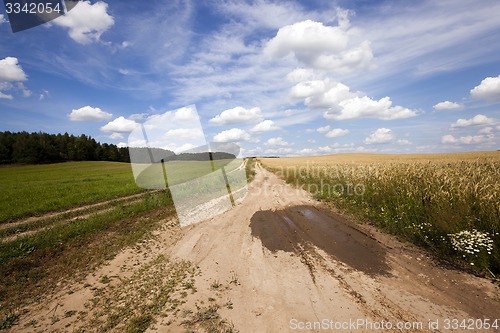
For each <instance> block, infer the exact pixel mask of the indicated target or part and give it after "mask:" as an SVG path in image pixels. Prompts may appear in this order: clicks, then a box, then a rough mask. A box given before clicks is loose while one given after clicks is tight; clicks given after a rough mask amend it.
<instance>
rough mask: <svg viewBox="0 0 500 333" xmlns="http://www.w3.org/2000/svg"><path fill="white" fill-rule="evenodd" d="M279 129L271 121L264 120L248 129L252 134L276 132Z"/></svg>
mask: <svg viewBox="0 0 500 333" xmlns="http://www.w3.org/2000/svg"><path fill="white" fill-rule="evenodd" d="M278 129H279V127H278V126H277V125H276V124H275V123H274V121H272V120H269V119H267V120H264V121H262V122H260V123H258V124H257V125H255V126H254V127H252V129H250V131H252V132H270V131H275V130H278Z"/></svg>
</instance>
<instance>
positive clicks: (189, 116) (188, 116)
mask: <svg viewBox="0 0 500 333" xmlns="http://www.w3.org/2000/svg"><path fill="white" fill-rule="evenodd" d="M174 119H175V120H179V121H198V120H199V117H198V112H197V111H196V109H195V108H194V106H187V107H183V108H180V109H178V110H176V111H175V113H174Z"/></svg>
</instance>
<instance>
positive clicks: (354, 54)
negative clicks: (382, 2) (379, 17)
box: [264, 20, 373, 72]
mask: <svg viewBox="0 0 500 333" xmlns="http://www.w3.org/2000/svg"><path fill="white" fill-rule="evenodd" d="M348 25H349V24H348V23H347V22H346V20H344V21H343V22H342V24H340V25H339V26H327V25H324V24H323V23H321V22H315V21H312V20H306V21H302V22H298V23H295V24H292V25H287V26H284V27H282V28H280V29H279V31H278V33H277V34H276V36H275V37H274V38H273V39H271V40H270V41H269V42H268V43H267V45H266V46H265V48H264V54H266V55H267V56H269V57H272V58H283V57H285V56H287V55H289V54H293V55H294V57H295V58H296V59H297V60H298V61H299V62H301V63H303V64H305V65H307V66H308V67H312V68H317V69H328V70H334V71H337V72H351V71H353V70H356V69H362V68H366V67H367V66H368V64H369V63H370V61H371V60H372V58H373V54H372V50H371V46H370V43H369V42H368V41H363V42H361V43H359V44H358V45H355V46H352V45H350V44H351V43H349V42H350V38H349V33H348Z"/></svg>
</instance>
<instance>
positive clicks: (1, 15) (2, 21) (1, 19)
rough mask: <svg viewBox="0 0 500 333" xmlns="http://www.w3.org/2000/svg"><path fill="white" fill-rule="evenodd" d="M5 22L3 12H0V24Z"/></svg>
mask: <svg viewBox="0 0 500 333" xmlns="http://www.w3.org/2000/svg"><path fill="white" fill-rule="evenodd" d="M5 22H7V21H6V20H5V17H4V16H3V14H0V24H2V23H5Z"/></svg>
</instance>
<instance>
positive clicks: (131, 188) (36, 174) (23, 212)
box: [0, 162, 143, 224]
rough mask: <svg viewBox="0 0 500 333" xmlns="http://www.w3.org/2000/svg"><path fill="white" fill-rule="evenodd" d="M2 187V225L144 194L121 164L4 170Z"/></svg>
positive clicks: (0, 173) (0, 172)
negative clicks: (131, 195) (20, 219)
mask: <svg viewBox="0 0 500 333" xmlns="http://www.w3.org/2000/svg"><path fill="white" fill-rule="evenodd" d="M0 184H1V189H2V190H1V191H0V224H1V223H5V222H9V221H13V220H16V219H19V218H23V217H27V216H33V215H39V214H42V213H46V212H52V211H57V210H62V209H66V208H70V207H74V206H81V205H84V204H87V203H92V202H96V201H100V200H104V199H109V198H114V197H119V196H124V195H128V194H132V193H138V192H141V191H143V189H141V188H139V187H138V186H137V185H136V184H135V181H134V177H133V175H132V170H131V168H130V164H128V163H118V162H68V163H60V164H47V165H30V166H6V167H0Z"/></svg>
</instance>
